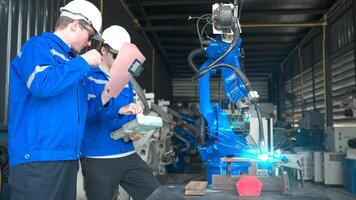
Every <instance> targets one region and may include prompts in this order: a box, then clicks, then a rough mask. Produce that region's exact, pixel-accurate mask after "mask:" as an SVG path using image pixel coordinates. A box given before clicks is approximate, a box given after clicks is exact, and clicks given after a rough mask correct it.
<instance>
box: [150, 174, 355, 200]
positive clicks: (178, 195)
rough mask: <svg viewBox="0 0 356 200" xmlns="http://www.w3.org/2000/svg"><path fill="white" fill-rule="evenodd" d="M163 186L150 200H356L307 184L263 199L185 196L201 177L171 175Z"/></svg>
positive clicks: (230, 194)
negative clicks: (186, 186)
mask: <svg viewBox="0 0 356 200" xmlns="http://www.w3.org/2000/svg"><path fill="white" fill-rule="evenodd" d="M165 179H166V181H164V183H163V185H161V186H160V187H159V188H158V189H157V190H156V191H155V192H154V193H153V194H152V195H151V196H150V197H149V198H148V200H163V199H169V200H180V199H207V200H230V199H234V200H236V199H239V200H255V199H256V200H257V199H259V200H308V199H317V200H356V196H355V195H352V194H349V193H347V192H345V191H344V190H343V189H342V188H341V187H331V186H324V185H321V184H314V183H311V182H305V185H304V188H301V187H300V186H298V185H296V186H294V187H293V188H292V194H291V195H284V194H282V193H280V192H265V191H263V192H262V195H261V197H258V198H257V197H238V196H237V192H236V191H227V190H212V189H211V188H210V187H208V188H207V189H206V194H205V196H184V187H185V185H186V182H189V181H190V180H200V179H201V175H196V174H191V175H189V174H173V175H172V174H171V175H169V177H168V178H165Z"/></svg>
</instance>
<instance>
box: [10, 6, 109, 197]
mask: <svg viewBox="0 0 356 200" xmlns="http://www.w3.org/2000/svg"><path fill="white" fill-rule="evenodd" d="M101 23H102V18H101V13H100V11H99V10H98V8H97V7H96V6H94V5H93V4H92V3H90V2H89V1H84V0H74V1H71V2H69V3H68V4H67V5H65V6H64V7H62V8H61V15H60V17H59V19H58V20H57V22H56V25H55V30H54V32H53V33H50V32H45V33H43V34H41V35H39V36H34V37H32V38H31V39H30V40H29V41H27V42H26V43H25V44H24V45H23V47H22V48H21V51H20V52H19V53H18V55H17V56H16V58H15V59H14V60H13V61H12V62H11V68H10V98H9V155H10V176H9V186H10V196H11V199H12V200H16V199H36V200H38V199H46V200H52V199H63V200H64V199H65V200H74V199H75V198H76V181H77V171H78V159H79V157H80V145H81V142H82V138H83V132H84V124H85V120H86V116H87V106H88V105H87V99H86V96H87V95H86V90H85V88H84V85H83V83H84V82H83V81H82V79H83V78H84V77H85V75H86V73H88V72H90V70H91V69H92V67H94V66H97V65H99V64H100V62H101V55H100V54H99V52H97V51H96V50H90V51H88V52H87V53H85V54H83V55H81V56H78V53H79V52H80V51H81V49H82V48H84V47H87V46H90V45H91V39H92V38H94V39H101V36H100V35H99V33H98V32H99V30H100V28H101ZM92 104H93V105H92V106H95V107H97V109H100V108H101V107H102V102H101V99H98V101H96V102H95V101H92Z"/></svg>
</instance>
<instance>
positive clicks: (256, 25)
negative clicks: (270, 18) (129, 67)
mask: <svg viewBox="0 0 356 200" xmlns="http://www.w3.org/2000/svg"><path fill="white" fill-rule="evenodd" d="M323 25H325V23H324V22H305V23H244V24H241V28H243V29H246V28H288V27H294V28H295V27H297V28H298V27H300V28H307V27H319V26H323ZM137 29H139V30H143V31H182V30H195V25H194V24H191V25H176V26H172V25H160V26H152V25H148V26H144V27H137Z"/></svg>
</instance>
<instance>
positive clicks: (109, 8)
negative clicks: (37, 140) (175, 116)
mask: <svg viewBox="0 0 356 200" xmlns="http://www.w3.org/2000/svg"><path fill="white" fill-rule="evenodd" d="M69 1H70V0H1V1H0V27H1V28H2V32H1V34H0V49H1V56H0V129H4V130H6V127H7V110H8V107H7V99H8V79H9V77H8V74H9V64H10V61H11V59H13V58H14V57H15V55H16V54H17V52H18V51H19V49H20V48H21V46H22V44H23V43H24V42H25V41H27V40H28V39H29V38H30V37H31V36H33V35H37V34H41V33H42V32H44V31H53V28H54V25H55V22H56V20H57V18H58V16H59V14H60V13H59V8H60V7H62V6H63V5H65V4H66V3H67V2H69ZM90 1H91V2H92V3H94V4H95V5H96V6H97V7H98V8H100V7H101V6H100V5H101V2H103V3H104V5H103V6H102V8H103V29H105V28H107V27H108V26H110V25H112V24H119V25H122V26H124V27H125V28H127V29H128V32H129V33H130V35H131V38H132V41H133V42H134V43H135V44H136V45H137V46H138V47H139V48H140V50H141V51H142V52H143V53H144V55H145V56H146V62H145V64H144V68H145V69H144V72H143V74H142V75H141V76H140V80H139V82H140V83H141V86H142V87H143V88H144V89H146V90H147V91H148V92H152V90H154V92H155V93H156V97H157V98H165V99H170V98H171V95H172V87H171V82H170V74H169V72H168V69H167V67H166V65H165V64H164V62H163V61H162V59H161V58H160V56H159V55H158V54H156V55H155V59H152V57H153V54H152V48H151V47H150V45H149V44H148V41H147V40H146V39H145V38H144V37H143V34H142V33H141V32H140V31H138V30H135V29H134V27H133V26H132V19H131V18H130V16H129V14H128V13H127V11H126V10H125V9H124V7H123V5H122V4H121V1H104V0H90ZM153 61H155V65H154V66H153V65H152V63H153ZM162 82H164V83H165V84H164V85H163V84H162ZM154 85H156V86H154Z"/></svg>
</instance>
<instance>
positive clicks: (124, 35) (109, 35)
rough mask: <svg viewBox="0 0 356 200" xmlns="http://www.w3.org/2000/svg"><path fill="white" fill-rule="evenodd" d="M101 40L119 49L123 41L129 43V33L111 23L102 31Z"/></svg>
mask: <svg viewBox="0 0 356 200" xmlns="http://www.w3.org/2000/svg"><path fill="white" fill-rule="evenodd" d="M103 40H104V43H105V44H108V45H109V46H110V47H111V48H112V49H114V50H116V51H119V50H120V48H121V46H122V44H123V43H131V38H130V35H129V33H128V32H127V31H126V29H125V28H123V27H121V26H118V25H113V26H110V27H109V28H107V29H105V30H104V31H103Z"/></svg>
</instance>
